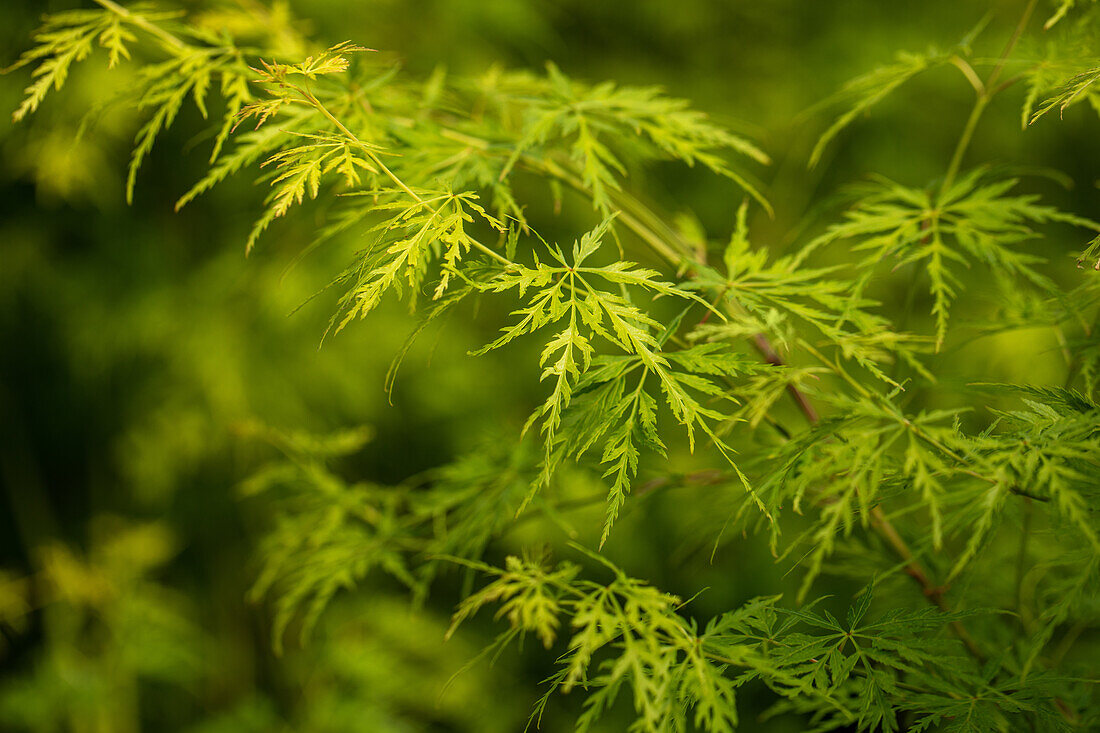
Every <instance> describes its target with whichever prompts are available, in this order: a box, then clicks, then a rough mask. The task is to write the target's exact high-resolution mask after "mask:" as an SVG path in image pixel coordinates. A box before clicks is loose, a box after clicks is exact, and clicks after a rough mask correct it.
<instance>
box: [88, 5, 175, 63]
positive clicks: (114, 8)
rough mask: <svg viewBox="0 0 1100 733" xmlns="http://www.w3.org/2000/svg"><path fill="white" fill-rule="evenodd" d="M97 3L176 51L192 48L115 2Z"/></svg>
mask: <svg viewBox="0 0 1100 733" xmlns="http://www.w3.org/2000/svg"><path fill="white" fill-rule="evenodd" d="M95 2H96V4H97V5H99V6H100V7H102V8H103V9H104V10H110V11H111V12H112V13H114V14H115V15H117V16H119V17H120V18H123V19H125V20H126V22H128V23H131V24H133V25H134V26H136V27H138V28H140V29H142V30H143V31H145V32H146V33H148V34H150V35H153V36H156V37H157V38H159V39H160V40H161V41H162V42H163V43H164V44H165V45H166V46H169V47H171V48H173V49H175V50H176V51H186V50H187V49H188V48H189V47H190V44H188V43H187V42H185V41H183V40H182V39H181V38H180V37H179V36H176V35H174V34H172V33H169V32H168V31H166V30H164V29H163V28H161V27H160V26H158V25H156V24H155V23H150V22H149V21H148V20H146V19H145V18H143V17H142V16H140V15H137V14H136V13H133V12H131V11H130V10H129V9H128V8H125V7H123V6H121V5H119V4H118V3H116V2H114V1H113V0H95Z"/></svg>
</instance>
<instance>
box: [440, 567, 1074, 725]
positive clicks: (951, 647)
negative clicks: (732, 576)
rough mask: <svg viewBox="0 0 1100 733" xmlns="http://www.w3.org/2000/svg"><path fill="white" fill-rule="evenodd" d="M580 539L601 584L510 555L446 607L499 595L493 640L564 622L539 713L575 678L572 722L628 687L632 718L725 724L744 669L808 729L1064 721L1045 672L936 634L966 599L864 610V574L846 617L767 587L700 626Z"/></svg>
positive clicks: (584, 721)
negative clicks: (500, 622)
mask: <svg viewBox="0 0 1100 733" xmlns="http://www.w3.org/2000/svg"><path fill="white" fill-rule="evenodd" d="M576 549H578V550H581V549H582V548H579V547H577V548H576ZM582 551H583V550H582ZM583 552H584V553H585V554H586V555H587V556H588V557H590V558H592V559H594V560H596V561H598V562H599V563H601V564H602V565H604V566H605V568H607V569H610V571H611V572H612V574H613V576H614V577H613V580H612V581H611V582H610V583H607V584H602V583H599V582H596V581H591V580H586V579H583V578H581V577H579V576H580V573H581V568H580V567H579V566H578V565H575V564H573V563H562V564H560V565H558V566H556V567H547V566H546V565H545V563H544V562H543V561H542V560H541V559H539V558H530V557H527V558H518V557H509V558H508V559H507V562H506V564H505V566H504V568H502V569H497V568H493V567H490V566H486V565H483V564H479V563H471V565H472V566H474V567H476V568H477V569H479V570H481V571H483V572H485V573H486V574H488V575H489V576H490V577H491V578H492V582H490V583H489V584H488V585H486V586H485V587H484V588H482V589H481V590H479V591H477V592H476V593H474V594H473V595H471V596H469V597H468V598H467V599H466V600H464V601H463V602H462V603H461V604H460V605H459V607H458V610H457V611H456V612H455V616H454V623H453V626H452V632H453V631H454V629H455V628H456V627H457V626H458V625H459V624H461V623H463V622H464V621H466V620H467V619H469V618H470V617H471V616H473V615H474V614H475V613H476V612H477V611H478V610H479V609H481V608H482V607H484V606H487V605H490V604H496V605H499V610H498V612H497V617H498V618H500V617H502V618H505V619H506V620H507V621H508V624H509V628H508V630H507V631H505V632H504V633H503V634H502V635H501V636H500V637H498V639H497V641H496V643H495V644H494V645H493V646H492V647H490V650H496V649H498V648H499V647H501V646H504V645H506V644H508V643H509V642H511V641H513V640H514V639H517V638H521V637H522V636H524V635H526V634H534V635H535V636H536V637H538V639H539V640H540V641H541V642H542V643H543V644H544V645H545V646H546V647H547V648H550V647H552V646H553V645H554V644H555V642H556V640H557V637H558V636H559V634H562V629H563V627H566V628H567V629H568V639H567V641H566V643H565V647H566V649H565V651H564V652H563V653H562V654H561V656H560V657H559V658H558V665H559V666H560V670H559V671H558V672H557V673H556V674H554V675H553V676H552V677H550V678H549V679H548V680H547V681H546V685H547V688H548V689H547V692H546V694H545V695H544V696H543V697H542V698H541V699H540V701H539V702H538V704H536V706H535V710H534V712H533V713H532V722H534V723H536V724H537V722H538V720H539V719H540V717H541V715H542V713H543V711H544V710H545V708H546V705H547V701H548V699H549V698H550V696H551V695H552V694H554V693H555V692H559V693H562V694H567V693H569V692H570V691H571V690H573V689H574V688H578V687H580V688H583V689H585V690H586V692H587V697H586V699H585V710H584V713H583V714H582V715H581V717H580V718H579V719H578V721H577V729H578V730H582V731H584V730H590V729H592V726H593V725H594V724H595V723H596V721H597V720H599V719H600V718H601V717H602V716H604V715H605V714H607V713H608V712H609V711H610V710H611V709H612V707H613V706H614V704H615V702H616V699H617V698H618V696H619V694H620V692H622V691H624V690H626V691H627V692H629V694H630V696H631V699H632V703H633V708H634V714H635V721H634V723H633V724H632V725H631V726H630V730H633V731H647V732H652V733H661V732H664V731H682V730H687V729H689V728H688V726H689V724H690V725H694V726H695V727H696V728H698V729H702V730H710V731H732V730H734V729H735V728H736V726H737V723H738V719H737V707H736V700H735V696H736V691H737V690H738V689H739V688H741V687H743V686H745V685H747V684H749V683H752V682H754V681H758V682H761V683H763V684H764V685H766V686H767V687H768V688H770V689H771V690H772V691H773V692H775V693H777V694H778V695H779V696H780V698H781V701H780V702H779V703H777V704H776V705H775V707H774V708H773V710H772V711H771V714H773V715H778V714H782V713H786V712H799V713H805V714H809V715H810V716H811V720H812V721H813V726H814V727H813V730H819V731H826V730H836V729H844V728H848V727H850V726H853V725H855V726H856V727H858V729H860V730H883V731H898V730H901V725H900V722H899V717H900V714H902V711H904V714H906V715H909V716H911V717H910V721H911V726H912V727H910V728H909V729H913V730H925V729H928V728H929V727H931V726H937V729H939V730H945V731H969V730H1011V729H1012V727H1013V726H1014V725H1018V724H1020V721H1021V720H1022V719H1023V716H1024V715H1025V714H1029V715H1031V716H1034V719H1038V720H1040V721H1042V723H1043V724H1049V725H1054V726H1057V725H1058V724H1059V721H1060V720H1061V713H1060V712H1059V710H1058V707H1057V705H1056V704H1055V703H1054V701H1053V700H1052V699H1051V698H1050V697H1049V696H1048V695H1047V694H1046V692H1045V691H1046V690H1047V689H1048V685H1049V681H1047V680H1044V679H1038V678H1033V679H1032V681H1031V682H1032V685H1031V686H1028V687H1024V686H1021V685H1020V684H1019V680H1018V678H1015V677H1014V675H1013V669H1012V668H1011V665H1008V666H1006V665H1005V664H1004V662H1003V660H1001V661H998V662H990V663H988V664H986V665H984V666H979V665H978V664H977V663H976V662H975V661H974V660H973V659H972V658H970V657H968V656H967V655H966V653H965V651H964V650H963V648H962V647H961V645H959V644H958V642H956V641H953V640H950V639H948V638H945V637H943V636H942V635H941V634H940V632H941V630H942V629H943V628H944V627H945V626H946V625H947V624H949V623H952V622H957V621H959V620H961V619H964V618H967V617H970V616H973V615H974V614H973V613H972V612H962V613H944V612H941V611H939V610H937V609H932V608H922V609H916V610H912V609H896V608H895V609H892V610H888V611H886V612H885V613H882V614H881V615H879V616H878V617H877V618H874V617H871V616H869V611H870V609H871V605H872V600H873V586H871V587H868V588H866V589H865V590H864V591H863V592H862V593H861V594H860V595H859V597H858V598H857V599H856V602H855V604H854V605H853V606H852V607H851V608H849V609H848V612H847V614H846V616H845V619H844V621H839V620H837V619H836V618H835V617H834V616H833V615H832V614H831V613H829V611H827V610H820V611H818V610H816V609H815V608H814V605H816V604H810V605H808V606H804V607H802V608H800V609H793V608H784V607H782V606H780V605H779V601H780V600H781V599H780V597H778V596H775V597H768V598H758V599H754V600H752V601H750V602H749V603H747V604H745V605H744V606H742V607H741V608H738V609H736V610H733V611H730V612H728V613H724V614H721V615H719V616H717V617H715V618H713V619H711V620H710V621H708V622H707V623H706V624H705V625H700V624H698V623H696V622H695V621H693V620H691V619H690V618H688V617H686V616H685V615H684V607H685V605H686V604H685V603H684V602H683V601H681V599H679V598H677V597H675V596H672V595H669V594H667V593H662V592H661V591H660V590H658V589H656V588H654V587H652V586H650V585H648V584H647V583H645V582H642V581H639V580H636V579H634V578H631V577H629V576H627V575H626V574H625V573H624V572H623V571H622V570H621V569H619V568H617V567H615V566H614V565H612V564H610V563H609V562H608V561H607V560H605V559H603V558H602V557H600V556H598V555H596V554H594V553H589V552H587V551H583ZM565 621H567V622H568V623H567V625H566V623H563V622H565Z"/></svg>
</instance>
